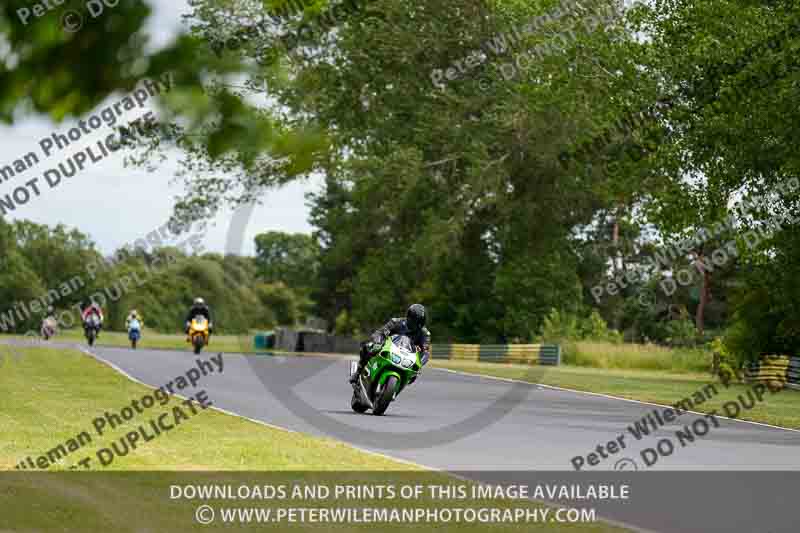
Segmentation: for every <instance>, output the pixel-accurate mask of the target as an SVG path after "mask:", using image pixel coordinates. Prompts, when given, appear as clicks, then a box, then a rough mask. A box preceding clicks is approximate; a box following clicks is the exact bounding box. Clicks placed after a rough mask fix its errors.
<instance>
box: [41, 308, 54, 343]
mask: <svg viewBox="0 0 800 533" xmlns="http://www.w3.org/2000/svg"><path fill="white" fill-rule="evenodd" d="M57 327H58V320H56V310H55V309H53V306H52V305H48V306H47V311H46V312H45V315H44V318H43V319H42V327H41V331H40V333H41V335H42V337H44V338H45V340H46V339H49V338H50V337H52V336H53V335H55V333H56V328H57Z"/></svg>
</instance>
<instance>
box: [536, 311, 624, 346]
mask: <svg viewBox="0 0 800 533" xmlns="http://www.w3.org/2000/svg"><path fill="white" fill-rule="evenodd" d="M538 340H540V341H543V342H561V343H562V344H565V345H566V344H567V343H568V341H582V340H594V341H606V342H612V343H620V342H622V334H621V333H620V332H618V331H616V330H613V329H609V328H608V324H606V321H605V320H603V317H601V316H600V314H599V313H598V312H597V311H596V310H593V311H592V312H591V314H590V315H589V316H588V317H581V316H578V315H575V314H573V313H567V312H563V311H559V310H558V309H551V310H550V313H549V314H548V315H547V316H546V317H545V319H544V322H543V324H542V327H541V329H540V331H539V336H538Z"/></svg>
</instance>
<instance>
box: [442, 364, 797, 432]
mask: <svg viewBox="0 0 800 533" xmlns="http://www.w3.org/2000/svg"><path fill="white" fill-rule="evenodd" d="M432 368H433V370H439V371H442V372H451V373H453V374H460V375H462V376H472V377H481V378H487V379H496V380H500V381H508V382H511V383H524V384H526V385H536V386H538V387H544V388H547V389H554V390H558V391H562V392H573V393H576V394H588V395H590V396H600V397H601V398H608V399H611V400H622V401H625V402H633V403H638V404H642V405H651V406H654V407H672V406H670V405H663V404H660V403H651V402H645V401H642V400H633V399H631V398H621V397H619V396H612V395H610V394H603V393H600V392H589V391H582V390H575V389H567V388H564V387H557V386H555V385H545V384H544V383H535V382H533V381H523V380H521V379H513V378H502V377H498V376H488V375H486V374H473V373H470V372H462V371H460V370H451V369H449V368H437V367H432ZM685 412H686V413H693V414H696V415H701V416H706V415H708V413H699V412H697V411H685ZM714 416H715V417H717V418H723V419H725V420H731V421H734V422H741V423H744V424H753V425H756V426H763V427H768V428H772V429H781V430H783V431H791V432H792V433H800V429H794V428H785V427H783V426H774V425H772V424H766V423H764V422H754V421H752V420H743V419H741V418H730V417H727V416H722V415H714Z"/></svg>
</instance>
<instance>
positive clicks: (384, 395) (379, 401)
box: [372, 376, 399, 416]
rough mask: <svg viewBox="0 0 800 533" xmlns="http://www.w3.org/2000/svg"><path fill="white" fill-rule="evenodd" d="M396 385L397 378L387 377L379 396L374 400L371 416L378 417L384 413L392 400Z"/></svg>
mask: <svg viewBox="0 0 800 533" xmlns="http://www.w3.org/2000/svg"><path fill="white" fill-rule="evenodd" d="M398 384H399V382H398V381H397V376H389V379H387V380H386V384H385V385H384V386H383V390H382V391H381V393H380V395H379V396H378V397H377V398H376V399H375V408H374V409H373V410H372V414H373V415H377V416H380V415H382V414H383V413H385V412H386V409H388V408H389V404H390V403H392V400H393V399H394V391H395V390H396V389H397V386H398Z"/></svg>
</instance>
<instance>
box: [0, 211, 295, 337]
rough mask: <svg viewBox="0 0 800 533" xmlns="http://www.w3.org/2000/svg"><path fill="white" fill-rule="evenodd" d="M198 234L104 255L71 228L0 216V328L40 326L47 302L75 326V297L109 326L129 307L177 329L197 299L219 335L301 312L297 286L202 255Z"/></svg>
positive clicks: (154, 324)
mask: <svg viewBox="0 0 800 533" xmlns="http://www.w3.org/2000/svg"><path fill="white" fill-rule="evenodd" d="M198 237H199V235H193V236H188V241H189V242H190V243H192V244H193V246H190V247H186V246H180V245H179V242H180V241H181V239H180V238H177V239H175V240H176V245H172V246H167V245H162V246H148V245H146V244H144V241H140V245H139V246H137V247H125V248H121V249H120V250H118V251H117V252H116V253H115V254H113V257H111V258H106V257H103V256H102V255H101V254H100V253H99V252H98V251H97V249H96V248H95V246H94V244H93V243H92V242H91V241H90V240H89V238H88V237H87V236H86V235H84V234H83V233H81V232H79V231H77V230H69V229H67V228H65V227H64V226H61V225H59V226H57V227H55V228H50V227H48V226H44V225H40V224H34V223H32V222H28V221H16V222H14V223H13V224H9V223H7V222H5V221H3V220H2V219H0V332H2V333H25V332H27V331H31V330H33V331H38V329H39V326H40V324H41V321H42V318H43V317H44V313H45V311H46V309H47V307H48V305H52V306H53V307H54V308H55V310H56V314H57V317H58V318H59V322H60V323H61V326H62V327H71V326H74V325H76V324H77V316H78V314H77V313H78V306H79V304H80V303H81V302H85V301H88V300H89V299H90V298H94V299H95V300H96V301H97V302H98V303H100V304H101V306H102V307H103V310H104V312H105V315H106V321H107V322H106V323H107V327H109V328H111V329H123V328H124V322H125V317H126V316H127V314H128V312H129V311H130V310H131V309H136V310H137V311H139V313H140V314H141V315H142V316H143V319H144V325H145V327H146V328H149V329H152V330H155V331H160V332H176V331H179V330H181V329H182V325H183V320H184V318H185V315H186V312H187V311H188V308H189V306H190V305H191V302H192V300H193V299H194V298H195V297H198V296H200V297H202V298H204V299H205V300H206V301H207V302H208V303H209V305H210V306H211V308H212V312H213V314H214V321H215V323H216V325H215V327H216V328H218V330H219V331H220V332H223V333H224V332H228V333H234V332H242V331H247V330H248V329H252V328H269V327H274V326H275V325H278V324H287V325H292V324H295V323H297V322H299V321H302V320H303V319H305V317H306V313H308V312H309V310H310V301H309V300H308V297H307V296H306V295H305V294H304V293H303V290H302V288H301V289H291V288H289V287H287V286H286V284H285V283H283V282H282V281H279V280H275V279H266V278H265V277H264V276H262V275H260V274H259V270H258V264H257V260H256V258H252V257H239V256H225V257H223V256H222V255H220V254H215V253H202V249H203V248H202V244H201V239H199V238H198ZM181 248H183V249H181Z"/></svg>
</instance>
